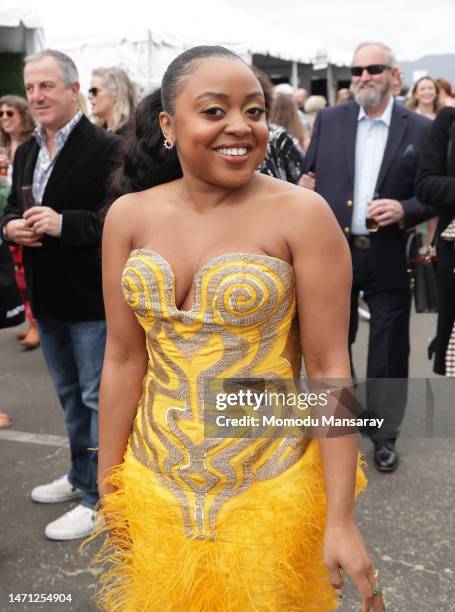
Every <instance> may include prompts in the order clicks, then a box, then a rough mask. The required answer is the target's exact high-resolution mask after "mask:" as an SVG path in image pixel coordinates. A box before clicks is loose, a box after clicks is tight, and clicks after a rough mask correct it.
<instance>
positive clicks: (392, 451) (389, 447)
mask: <svg viewBox="0 0 455 612" xmlns="http://www.w3.org/2000/svg"><path fill="white" fill-rule="evenodd" d="M398 460H399V457H398V453H397V450H396V448H395V442H394V441H393V440H381V441H378V440H375V442H374V467H375V468H376V469H377V470H378V472H394V471H395V470H396V469H397V467H398Z"/></svg>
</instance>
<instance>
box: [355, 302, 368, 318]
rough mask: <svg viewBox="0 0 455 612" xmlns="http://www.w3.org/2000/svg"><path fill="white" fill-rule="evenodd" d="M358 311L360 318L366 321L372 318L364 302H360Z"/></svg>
mask: <svg viewBox="0 0 455 612" xmlns="http://www.w3.org/2000/svg"><path fill="white" fill-rule="evenodd" d="M357 312H358V313H359V316H360V318H361V319H363V320H364V321H369V320H370V319H371V315H370V311H369V310H368V308H367V307H366V306H364V305H363V304H362V302H361V303H360V304H359V307H358V308H357Z"/></svg>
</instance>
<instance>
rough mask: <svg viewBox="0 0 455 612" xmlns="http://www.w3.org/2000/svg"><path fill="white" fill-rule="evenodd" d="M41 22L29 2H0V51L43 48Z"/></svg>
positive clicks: (19, 51)
mask: <svg viewBox="0 0 455 612" xmlns="http://www.w3.org/2000/svg"><path fill="white" fill-rule="evenodd" d="M42 28H43V24H42V22H41V21H40V19H39V16H38V13H37V12H36V10H35V9H34V8H33V7H32V6H31V4H30V3H28V4H25V3H21V2H0V53H27V54H29V53H35V52H36V51H39V50H40V49H42V48H43V44H44V33H43V29H42Z"/></svg>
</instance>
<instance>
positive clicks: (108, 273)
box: [98, 196, 147, 496]
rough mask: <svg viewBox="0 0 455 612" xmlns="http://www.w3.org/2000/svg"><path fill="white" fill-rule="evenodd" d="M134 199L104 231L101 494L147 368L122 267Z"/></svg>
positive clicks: (117, 208)
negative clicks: (122, 278)
mask: <svg viewBox="0 0 455 612" xmlns="http://www.w3.org/2000/svg"><path fill="white" fill-rule="evenodd" d="M130 198H131V196H125V197H123V198H121V199H120V200H117V202H115V203H114V204H113V205H112V207H111V208H110V210H109V213H108V215H107V217H106V222H105V226H104V232H103V294H104V303H105V309H106V322H107V342H106V352H105V356H104V365H103V373H102V377H101V387H100V402H99V459H98V483H99V490H100V495H101V496H103V495H105V494H106V493H109V492H110V491H112V487H110V486H108V485H107V484H103V482H104V480H105V478H106V476H108V474H109V471H110V469H111V468H112V467H114V466H116V465H119V464H121V463H122V461H123V455H124V452H125V449H126V445H127V442H128V438H129V436H130V433H131V430H132V426H133V420H134V417H135V415H136V411H137V404H138V401H139V399H140V397H141V394H142V381H143V378H144V375H145V372H146V367H147V353H146V346H145V338H144V331H143V329H142V328H141V326H140V325H139V323H138V322H137V320H136V317H135V316H134V314H133V311H132V309H131V307H130V306H129V305H128V304H127V303H126V301H125V299H124V297H123V294H122V289H121V275H122V270H123V267H124V265H125V262H126V260H127V259H128V256H129V254H130V252H131V249H132V246H133V243H132V236H133V227H134V214H133V207H132V206H131V202H130Z"/></svg>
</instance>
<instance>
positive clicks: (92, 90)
mask: <svg viewBox="0 0 455 612" xmlns="http://www.w3.org/2000/svg"><path fill="white" fill-rule="evenodd" d="M98 91H99V89H98V87H90V89H89V90H88V93H89V95H91V96H95V97H96V96H97V95H98Z"/></svg>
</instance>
